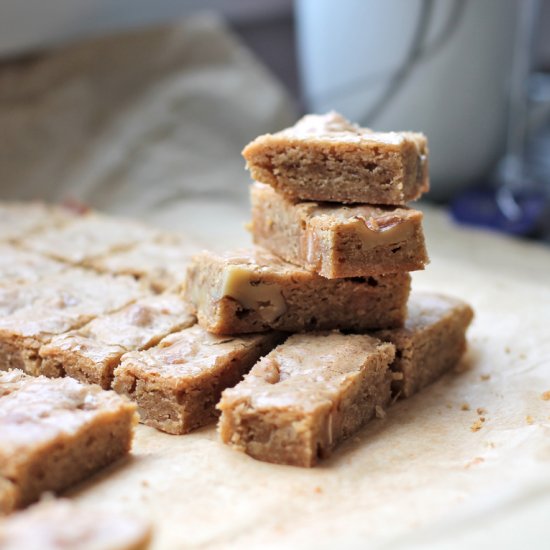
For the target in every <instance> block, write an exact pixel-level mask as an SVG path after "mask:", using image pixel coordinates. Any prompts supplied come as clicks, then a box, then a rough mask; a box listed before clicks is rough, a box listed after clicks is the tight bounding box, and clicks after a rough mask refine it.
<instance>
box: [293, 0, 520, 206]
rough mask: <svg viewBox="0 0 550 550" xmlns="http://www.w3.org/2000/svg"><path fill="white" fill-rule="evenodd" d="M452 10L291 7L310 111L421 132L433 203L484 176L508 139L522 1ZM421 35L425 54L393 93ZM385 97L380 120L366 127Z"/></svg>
mask: <svg viewBox="0 0 550 550" xmlns="http://www.w3.org/2000/svg"><path fill="white" fill-rule="evenodd" d="M458 2H460V3H462V6H458V4H457V3H456V2H455V0H437V1H430V0H384V1H380V0H339V1H338V2H334V1H332V0H297V2H296V15H297V29H298V51H299V62H300V71H301V78H302V85H303V91H304V99H305V102H306V105H307V108H308V109H309V110H311V111H315V112H324V111H328V110H330V109H335V110H337V111H340V112H342V114H344V115H346V116H348V117H349V118H350V119H352V120H354V121H359V122H361V123H367V124H371V125H372V126H373V127H374V128H376V129H380V130H397V129H408V130H418V131H423V132H425V133H426V134H427V135H428V138H429V142H430V168H431V176H432V183H433V185H432V194H431V196H432V197H434V198H446V197H448V196H450V195H451V194H452V193H453V192H455V191H457V190H458V189H459V188H461V187H463V186H465V185H467V184H469V183H472V182H475V181H477V180H479V179H480V178H482V177H484V176H486V175H488V173H489V172H490V169H491V168H492V166H493V165H494V163H495V161H496V160H497V159H498V157H499V155H500V154H501V153H502V150H503V145H504V137H505V123H506V109H507V101H508V82H509V76H510V69H511V61H512V50H513V46H514V31H515V22H516V15H517V10H518V0H458ZM428 8H429V9H428ZM457 8H458V9H457ZM428 11H429V12H430V13H429V17H428V21H425V20H424V21H423V22H424V24H425V25H424V28H422V25H421V19H422V18H423V17H424V18H426V15H427V13H428ZM419 28H420V30H421V31H422V39H423V40H422V42H423V51H424V52H425V55H421V56H420V59H418V60H417V61H416V62H415V63H413V65H412V67H411V68H410V70H408V71H405V72H406V74H405V78H404V79H402V80H401V81H400V82H399V83H398V84H399V86H398V89H397V91H396V92H395V93H394V94H393V90H392V91H389V90H390V88H391V84H392V81H393V79H394V78H395V75H396V74H398V73H399V71H400V70H402V69H403V67H404V65H405V64H406V63H405V62H406V60H407V58H408V55H409V53H410V48H411V45H412V44H413V43H414V42H415V33H417V31H418V30H419ZM387 94H389V95H390V97H388V98H387V103H385V104H384V105H383V106H382V109H381V110H380V112H379V113H378V116H377V117H376V118H375V119H374V120H365V119H366V118H368V117H367V115H368V113H369V112H370V111H371V110H372V108H373V107H374V106H375V105H377V104H379V102H380V101H381V98H383V97H384V96H385V95H387ZM392 94H393V95H392Z"/></svg>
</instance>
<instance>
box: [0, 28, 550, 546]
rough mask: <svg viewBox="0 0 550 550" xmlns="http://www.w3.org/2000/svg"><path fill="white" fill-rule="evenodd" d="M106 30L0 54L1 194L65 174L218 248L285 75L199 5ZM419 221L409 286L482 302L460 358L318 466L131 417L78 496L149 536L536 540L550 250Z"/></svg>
mask: <svg viewBox="0 0 550 550" xmlns="http://www.w3.org/2000/svg"><path fill="white" fill-rule="evenodd" d="M125 40H129V39H125ZM102 44H103V46H101V48H100V49H99V50H97V45H95V46H89V45H88V46H86V47H84V46H83V47H82V48H81V49H79V48H76V49H73V50H63V51H61V52H58V53H55V54H53V55H52V56H51V57H48V58H46V59H44V60H39V61H32V60H29V65H28V67H27V68H25V67H22V66H21V65H20V64H18V65H16V66H14V67H13V69H10V68H8V69H6V70H4V71H3V72H2V76H0V127H2V128H3V129H9V130H10V132H9V133H8V132H4V131H3V132H2V134H1V137H0V140H1V145H2V148H1V149H0V150H1V151H2V158H1V159H0V161H1V162H0V167H1V170H2V172H1V176H2V177H1V178H0V182H1V185H2V193H3V196H4V197H23V198H29V197H31V196H36V195H39V196H44V197H50V198H52V199H59V198H63V197H64V196H66V195H67V194H68V193H70V194H73V195H75V196H77V197H78V198H80V199H82V200H86V201H88V202H91V203H92V204H94V205H95V206H99V207H103V208H105V209H107V210H110V211H113V212H119V213H129V214H133V215H135V216H137V217H140V218H142V219H145V220H147V221H150V222H152V223H155V224H157V225H160V226H163V227H168V228H171V229H180V230H183V231H184V232H186V233H188V234H190V235H195V236H200V237H201V238H202V240H206V241H207V244H209V245H210V246H212V247H213V248H218V249H220V248H224V247H234V246H241V245H245V244H247V243H248V242H249V239H248V236H247V234H246V233H245V231H244V230H243V228H242V224H243V223H244V222H245V221H246V220H247V219H248V205H247V202H246V199H245V196H246V185H245V183H246V181H247V179H246V178H247V176H246V174H245V173H244V171H243V163H242V160H241V159H240V157H239V150H240V148H241V146H242V145H243V144H244V143H245V142H246V141H247V140H248V139H250V138H252V137H253V136H254V135H255V134H258V133H261V132H264V131H267V130H273V129H277V128H280V127H283V126H285V125H286V124H287V123H289V122H290V119H291V118H292V116H293V115H292V109H291V106H290V103H289V102H288V100H287V98H286V97H285V96H284V94H283V93H282V91H281V90H280V88H279V87H278V86H277V85H276V84H275V83H274V82H273V81H272V79H271V78H270V77H269V76H268V75H267V73H266V72H265V71H264V70H263V69H261V68H260V67H259V66H258V65H257V64H256V63H255V62H254V61H253V60H252V58H251V57H250V55H249V54H248V53H247V52H245V51H244V50H243V49H242V48H241V47H240V46H239V45H238V44H237V43H236V42H235V40H234V39H233V38H232V37H231V36H230V35H228V34H227V32H226V31H225V30H224V29H223V27H222V26H220V25H219V24H218V23H216V22H215V21H213V20H212V19H209V18H206V19H199V20H194V21H190V22H188V23H186V24H184V25H182V26H179V27H177V28H175V29H172V30H170V31H150V32H146V33H144V34H143V33H137V34H136V35H135V36H134V37H133V38H132V39H131V40H130V41H129V42H127V41H124V40H123V41H122V44H125V46H124V47H122V48H121V47H120V44H121V42H120V41H111V42H109V41H107V42H106V43H102ZM105 44H106V45H105ZM107 58H108V59H109V63H107ZM33 63H38V65H32V64H33ZM82 67H84V69H83V68H82ZM117 71H118V73H119V74H117ZM106 90H108V93H107V92H106ZM220 120H222V121H223V124H220ZM214 123H215V127H216V128H223V131H221V132H220V131H219V130H218V131H217V133H216V135H213V132H212V130H211V129H210V130H209V128H212V125H213V124H214ZM8 135H9V136H10V138H9V139H8V138H7V136H8ZM425 230H426V234H427V240H428V249H429V252H430V255H431V257H432V263H431V264H430V265H429V266H428V268H427V269H426V271H424V272H420V273H416V274H415V275H414V288H425V289H432V290H436V291H442V292H448V293H451V294H455V295H457V296H459V297H462V298H464V299H466V300H468V301H470V302H471V303H472V305H473V306H474V307H475V310H476V319H475V321H474V323H473V326H472V327H471V330H470V333H469V340H470V349H469V352H468V354H467V356H466V357H465V360H464V361H463V363H462V364H461V366H460V369H459V372H456V373H451V374H449V375H448V376H446V377H445V378H443V379H442V380H441V381H439V382H438V383H436V384H434V385H433V386H431V387H430V388H428V389H426V390H425V391H423V392H422V393H421V394H419V395H417V396H415V397H414V398H411V399H409V400H407V401H402V402H399V403H398V404H396V405H395V406H394V407H393V408H392V409H390V410H389V412H388V415H387V417H386V418H385V419H384V420H375V421H373V422H372V423H371V424H370V425H368V426H367V427H366V428H365V429H364V430H363V431H361V432H360V433H359V434H358V436H357V437H355V438H353V439H352V440H350V441H349V442H347V443H346V444H344V445H343V446H342V447H341V448H340V449H339V450H338V451H337V452H336V453H335V455H334V456H333V458H331V459H330V460H328V461H326V462H324V463H323V464H321V465H320V466H319V467H317V468H315V469H312V470H305V469H299V468H292V467H286V466H276V465H271V464H265V463H261V462H257V461H254V460H253V459H251V458H249V457H247V456H245V455H242V454H239V453H236V452H234V451H232V450H230V449H229V448H226V447H224V446H223V445H222V444H221V443H219V442H218V440H217V436H216V432H215V428H214V427H210V428H205V429H201V430H198V431H197V432H194V433H192V434H190V435H186V436H181V437H178V436H169V435H166V434H162V433H160V432H157V431H155V430H153V429H151V428H147V427H144V426H139V427H138V430H137V437H136V442H135V446H134V453H133V455H132V458H130V459H129V460H128V461H126V462H124V463H122V464H118V465H116V466H114V467H113V468H111V469H109V470H108V471H106V472H104V473H102V474H101V475H99V476H96V477H95V478H94V479H92V480H91V481H90V482H89V483H86V484H85V485H84V486H82V487H80V488H79V489H78V490H76V491H74V492H73V495H74V496H75V498H76V499H77V500H79V501H81V502H83V503H86V502H87V503H93V504H99V505H101V506H103V507H105V508H106V509H113V510H114V509H124V510H129V511H133V512H134V513H136V514H138V515H140V516H142V517H143V518H147V519H150V520H152V521H153V522H154V524H155V539H154V548H155V549H166V550H172V549H179V548H260V547H261V548H281V547H285V548H312V549H313V548H315V549H318V548H438V549H439V548H449V549H450V548H480V547H483V548H529V549H533V548H535V549H538V548H540V549H543V548H548V546H549V542H548V541H550V521H548V518H549V517H550V401H545V400H544V399H543V398H542V395H543V392H545V391H548V390H550V328H549V327H550V252H549V251H548V250H547V249H544V248H542V247H537V246H535V245H527V244H525V243H520V242H515V241H511V240H507V239H504V238H501V237H497V236H493V235H489V234H485V233H481V232H477V231H466V230H460V229H458V228H456V227H454V226H452V225H451V224H450V223H449V222H448V221H447V217H446V215H445V214H444V213H443V212H441V211H438V210H434V209H426V220H425ZM478 408H479V411H478V410H477V409H478ZM481 416H483V417H484V418H485V419H486V420H485V422H481V421H480V417H481ZM472 428H473V429H474V430H477V431H473V430H472ZM477 428H479V429H477Z"/></svg>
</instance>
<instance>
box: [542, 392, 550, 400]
mask: <svg viewBox="0 0 550 550" xmlns="http://www.w3.org/2000/svg"><path fill="white" fill-rule="evenodd" d="M541 398H542V399H543V401H550V390H548V391H545V392H544V393H543V394H542V395H541Z"/></svg>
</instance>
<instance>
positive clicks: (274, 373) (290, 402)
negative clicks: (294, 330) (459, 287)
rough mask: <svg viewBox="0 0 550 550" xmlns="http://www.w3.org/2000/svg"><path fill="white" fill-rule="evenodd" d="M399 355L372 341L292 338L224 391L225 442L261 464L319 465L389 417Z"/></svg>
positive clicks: (308, 336)
mask: <svg viewBox="0 0 550 550" xmlns="http://www.w3.org/2000/svg"><path fill="white" fill-rule="evenodd" d="M394 355H395V348H394V346H393V345H392V344H389V343H384V342H382V341H380V340H378V339H376V338H373V337H371V336H367V335H359V334H353V335H352V334H350V335H343V334H340V333H338V332H332V333H328V334H327V333H309V334H296V335H294V336H291V337H290V338H289V339H288V340H287V341H286V342H285V343H284V344H281V345H280V346H278V347H277V348H275V349H274V350H273V351H272V352H271V353H270V354H269V355H267V356H266V357H264V358H263V359H262V360H260V361H259V362H258V363H257V364H256V365H255V366H254V367H253V368H252V370H251V371H250V373H249V374H248V375H247V376H245V378H244V380H243V381H242V382H240V383H239V384H237V386H235V387H234V388H231V389H228V390H226V391H224V392H223V395H222V399H221V401H220V403H219V405H218V408H219V409H220V410H221V411H222V415H221V417H220V422H219V431H220V435H221V438H222V441H223V442H224V443H227V444H229V445H231V446H232V447H234V448H235V449H237V450H240V451H244V452H245V453H247V454H249V455H250V456H252V457H254V458H257V459H259V460H265V461H267V462H275V463H278V464H290V465H294V466H314V465H315V464H316V463H317V462H318V460H319V459H321V458H324V457H327V456H328V455H330V454H331V452H332V451H333V449H334V448H335V447H336V446H337V445H338V443H340V442H341V441H342V440H343V439H345V438H346V437H349V436H350V435H352V434H353V433H354V432H356V431H357V430H358V429H359V428H360V427H361V426H362V425H363V424H364V423H365V422H367V421H368V420H369V419H370V418H371V417H372V416H374V415H375V414H376V412H378V413H379V414H383V407H385V406H386V405H387V404H388V403H389V400H390V384H391V374H390V371H389V365H390V363H391V362H392V361H393V359H394Z"/></svg>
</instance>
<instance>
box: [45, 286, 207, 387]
mask: <svg viewBox="0 0 550 550" xmlns="http://www.w3.org/2000/svg"><path fill="white" fill-rule="evenodd" d="M195 322H196V318H195V316H194V315H193V313H192V311H191V306H190V304H188V303H187V302H185V301H184V300H182V299H181V298H180V297H178V296H177V295H175V294H160V295H156V296H148V297H146V298H142V299H140V300H137V301H136V302H134V303H132V304H130V305H128V306H126V307H124V308H122V309H121V310H119V311H117V312H115V313H111V314H107V315H102V316H100V317H96V318H95V319H94V320H93V321H90V322H89V323H88V324H87V325H84V326H83V327H82V328H80V329H78V330H74V331H70V332H67V333H65V334H61V335H59V336H56V337H54V338H53V339H52V341H51V342H50V343H49V344H46V345H44V346H42V347H41V348H40V357H41V358H42V362H41V364H40V368H39V372H40V374H44V375H46V376H50V377H59V376H65V375H67V376H71V377H72V378H76V379H77V380H80V381H81V382H89V383H93V384H99V385H100V386H101V387H102V388H104V389H109V388H110V387H111V383H112V381H113V372H114V370H115V367H116V366H118V364H119V363H120V358H121V357H122V355H123V354H124V353H126V352H127V351H133V350H143V349H147V348H150V347H152V346H154V345H155V344H157V343H158V342H159V341H160V340H162V338H164V337H165V336H167V335H168V334H170V333H171V332H176V331H178V330H181V329H184V328H187V327H190V326H192V325H194V324H195Z"/></svg>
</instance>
